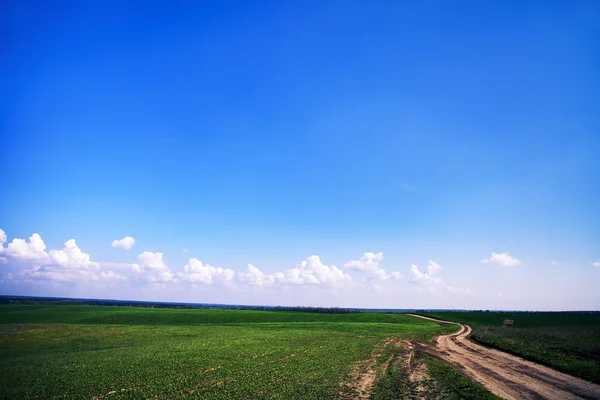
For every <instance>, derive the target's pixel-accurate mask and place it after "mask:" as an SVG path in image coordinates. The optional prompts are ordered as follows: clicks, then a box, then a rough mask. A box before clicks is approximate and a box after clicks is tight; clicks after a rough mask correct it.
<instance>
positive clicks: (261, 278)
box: [238, 264, 283, 286]
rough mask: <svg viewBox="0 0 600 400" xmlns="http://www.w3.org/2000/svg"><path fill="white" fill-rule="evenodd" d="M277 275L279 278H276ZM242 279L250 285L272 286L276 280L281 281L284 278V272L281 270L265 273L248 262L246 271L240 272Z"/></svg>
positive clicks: (239, 275)
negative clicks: (276, 272) (274, 272)
mask: <svg viewBox="0 0 600 400" xmlns="http://www.w3.org/2000/svg"><path fill="white" fill-rule="evenodd" d="M275 275H277V278H279V279H277V278H275ZM238 277H239V278H240V281H242V282H244V283H247V284H249V285H254V286H270V285H273V284H274V283H275V282H276V281H280V280H281V279H282V278H283V274H282V273H281V272H280V273H278V274H265V273H264V272H262V271H261V270H260V269H258V268H256V267H255V266H254V265H252V264H248V268H246V271H244V272H240V273H239V274H238Z"/></svg>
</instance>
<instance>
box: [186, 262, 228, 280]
mask: <svg viewBox="0 0 600 400" xmlns="http://www.w3.org/2000/svg"><path fill="white" fill-rule="evenodd" d="M184 271H185V272H184V273H178V274H177V276H178V277H179V278H181V279H183V280H186V281H189V282H191V283H204V284H212V283H230V282H232V281H233V277H234V275H235V272H234V271H233V270H231V269H225V268H220V267H218V268H217V267H213V266H212V265H210V264H202V261H200V260H198V259H197V258H190V260H189V261H188V262H187V264H186V265H185V267H184Z"/></svg>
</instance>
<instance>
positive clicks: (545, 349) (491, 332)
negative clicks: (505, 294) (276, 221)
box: [419, 311, 600, 383]
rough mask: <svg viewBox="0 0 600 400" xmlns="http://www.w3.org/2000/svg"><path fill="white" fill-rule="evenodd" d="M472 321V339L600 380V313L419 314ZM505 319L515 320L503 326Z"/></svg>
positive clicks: (466, 321)
mask: <svg viewBox="0 0 600 400" xmlns="http://www.w3.org/2000/svg"><path fill="white" fill-rule="evenodd" d="M419 314H423V315H428V316H430V317H434V318H439V319H444V320H447V321H455V322H462V323H466V324H469V325H470V326H471V327H472V328H473V335H472V336H471V338H472V339H474V340H476V341H478V342H480V343H482V344H485V345H488V346H492V347H495V348H498V349H500V350H504V351H507V352H509V353H513V354H516V355H518V356H521V357H524V358H526V359H529V360H532V361H536V362H539V363H541V364H545V365H548V366H551V367H553V368H556V369H558V370H560V371H564V372H567V373H569V374H571V375H575V376H578V377H581V378H584V379H587V380H590V381H593V382H597V383H600V313H597V312H595V313H592V312H590V313H574V312H569V313H556V312H554V313H543V312H537V313H506V312H466V311H465V312H450V311H448V312H437V313H419ZM505 319H512V320H514V321H515V324H514V325H513V326H504V325H503V324H502V322H503V321H504V320H505Z"/></svg>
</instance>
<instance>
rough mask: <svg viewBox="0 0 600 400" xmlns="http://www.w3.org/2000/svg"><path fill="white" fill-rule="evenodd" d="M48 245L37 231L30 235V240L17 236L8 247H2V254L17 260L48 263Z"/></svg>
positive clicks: (0, 251) (4, 256)
mask: <svg viewBox="0 0 600 400" xmlns="http://www.w3.org/2000/svg"><path fill="white" fill-rule="evenodd" d="M45 250H46V245H45V244H44V241H43V240H42V238H41V237H40V235H38V234H37V233H34V234H33V235H31V236H30V237H29V240H27V241H25V240H24V239H18V238H15V239H13V240H12V242H10V243H9V244H8V246H7V247H2V248H1V249H0V256H2V257H3V258H5V259H12V260H17V261H32V262H37V263H48V262H49V259H48V254H47V253H46V251H45Z"/></svg>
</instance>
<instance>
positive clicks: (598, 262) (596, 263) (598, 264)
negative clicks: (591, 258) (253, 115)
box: [592, 261, 600, 267]
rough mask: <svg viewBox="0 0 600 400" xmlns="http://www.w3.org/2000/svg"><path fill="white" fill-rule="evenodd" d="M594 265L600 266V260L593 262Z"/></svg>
mask: <svg viewBox="0 0 600 400" xmlns="http://www.w3.org/2000/svg"><path fill="white" fill-rule="evenodd" d="M592 265H593V266H594V267H600V261H596V262H593V263H592Z"/></svg>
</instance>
